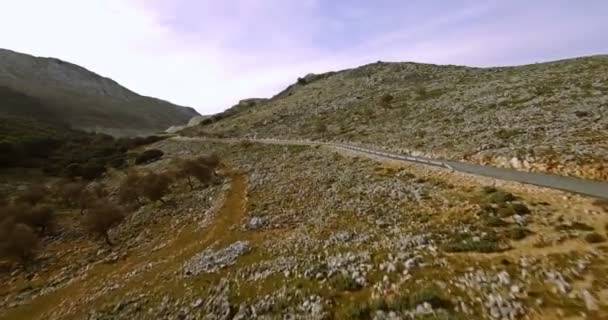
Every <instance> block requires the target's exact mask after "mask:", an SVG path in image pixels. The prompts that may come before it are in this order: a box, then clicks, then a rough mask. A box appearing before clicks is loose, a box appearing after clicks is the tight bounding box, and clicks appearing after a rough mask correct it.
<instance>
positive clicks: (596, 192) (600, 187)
mask: <svg viewBox="0 0 608 320" xmlns="http://www.w3.org/2000/svg"><path fill="white" fill-rule="evenodd" d="M187 139H200V140H207V141H216V142H239V141H244V140H247V141H251V142H258V143H269V144H286V145H325V146H331V147H335V148H341V149H346V150H353V151H357V152H361V153H364V154H368V155H373V156H377V157H382V158H387V159H393V160H398V161H406V162H414V163H420V164H423V165H429V166H435V167H442V168H446V169H449V170H454V171H460V172H465V173H469V174H474V175H478V176H484V177H490V178H495V179H499V180H506V181H515V182H520V183H525V184H531V185H536V186H540V187H545V188H551V189H557V190H562V191H568V192H573V193H577V194H581V195H586V196H591V197H595V198H600V199H608V182H602V181H594V180H586V179H580V178H574V177H566V176H559V175H552V174H546V173H537V172H525V171H517V170H513V169H506V168H496V167H491V166H482V165H478V164H472V163H466V162H460V161H451V160H438V159H428V158H423V157H416V156H411V155H403V154H396V153H391V152H386V151H380V150H374V149H370V148H362V147H358V146H355V145H351V144H346V143H335V142H318V141H309V140H279V139H211V138H209V139H207V138H187Z"/></svg>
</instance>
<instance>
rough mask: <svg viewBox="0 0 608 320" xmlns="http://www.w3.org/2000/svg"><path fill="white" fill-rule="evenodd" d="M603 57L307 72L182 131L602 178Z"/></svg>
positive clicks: (605, 122) (606, 128)
mask: <svg viewBox="0 0 608 320" xmlns="http://www.w3.org/2000/svg"><path fill="white" fill-rule="evenodd" d="M607 74H608V56H592V57H583V58H576V59H569V60H562V61H555V62H549V63H541V64H533V65H525V66H516V67H496V68H471V67H464V66H452V65H448V66H439V65H431V64H419V63H409V62H408V63H385V62H378V63H373V64H369V65H365V66H362V67H359V68H355V69H350V70H344V71H340V72H330V73H326V74H321V75H309V76H306V77H304V78H300V79H298V81H297V82H296V83H294V84H293V85H291V86H289V87H288V88H287V89H285V90H284V91H282V92H281V93H279V94H277V95H276V96H275V97H273V98H272V99H270V100H268V101H264V102H263V103H261V104H258V105H257V106H256V107H253V108H247V109H242V110H241V111H240V112H237V113H232V114H230V115H229V116H227V117H220V118H219V119H217V121H215V122H210V121H206V122H203V126H202V127H198V128H195V129H187V130H185V131H184V134H186V135H211V136H223V137H253V136H256V137H258V138H282V139H318V140H332V141H349V142H353V143H360V144H364V145H372V146H376V147H382V148H384V149H388V150H392V151H397V152H407V153H412V154H415V155H423V156H427V157H433V158H446V159H454V160H465V161H470V162H473V163H479V164H489V165H494V166H499V167H512V168H516V169H519V170H527V171H540V172H550V173H557V174H562V175H571V176H578V177H584V178H591V179H597V180H604V181H605V180H608V168H606V167H605V165H604V164H605V163H606V161H607V160H608V148H607V145H606V141H608V116H607V113H608V76H607Z"/></svg>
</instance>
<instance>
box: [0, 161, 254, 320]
mask: <svg viewBox="0 0 608 320" xmlns="http://www.w3.org/2000/svg"><path fill="white" fill-rule="evenodd" d="M231 177H232V179H231V186H230V190H229V192H228V194H227V195H226V196H225V198H224V203H223V205H222V206H221V208H220V210H219V211H218V212H217V213H214V215H215V217H214V218H213V219H214V220H213V221H212V222H211V224H210V225H209V226H207V227H206V228H202V229H201V228H200V227H199V226H197V225H196V224H193V223H188V224H187V225H186V226H185V227H184V228H182V229H181V230H178V231H177V232H176V233H171V232H169V233H167V234H168V235H174V236H175V238H173V239H172V240H170V241H169V242H168V244H167V245H166V246H164V247H163V248H161V249H159V250H157V251H155V252H150V253H147V254H136V253H130V254H129V256H128V257H127V258H126V259H125V260H119V261H117V262H116V263H114V264H96V265H94V266H92V267H91V268H90V269H89V270H88V272H87V273H86V274H85V275H84V276H83V277H82V278H81V279H76V280H75V281H73V282H72V283H70V284H68V285H67V286H65V287H63V288H60V289H58V290H55V291H53V292H51V293H48V294H45V295H42V296H40V297H38V298H36V299H34V300H33V301H31V302H29V303H27V304H24V305H21V306H19V307H17V308H15V309H12V310H10V311H8V312H7V313H5V314H2V315H0V319H80V318H83V317H86V315H87V314H88V312H90V310H91V309H92V308H94V307H99V306H101V305H103V303H105V302H110V301H113V300H114V299H116V298H119V297H123V296H124V295H125V294H126V293H128V292H130V291H131V290H140V289H142V288H149V289H151V288H154V287H159V286H162V287H165V286H171V283H167V279H168V277H167V275H169V276H170V275H174V274H175V273H176V272H178V271H179V270H180V269H181V267H182V265H183V263H184V262H185V261H186V260H187V259H189V258H190V257H192V256H194V255H195V254H197V253H199V252H201V251H203V250H204V249H205V248H207V247H208V246H209V245H211V244H213V243H215V242H216V241H221V240H222V239H223V238H226V237H228V236H229V234H230V233H229V232H227V230H228V229H229V228H230V227H232V226H234V225H238V224H239V223H240V221H241V220H242V219H243V218H244V217H245V214H246V194H247V178H246V177H245V176H244V175H242V174H240V173H233V174H231ZM137 253H139V252H137ZM169 278H176V277H175V276H173V277H169ZM175 281H177V280H175ZM110 283H112V284H114V288H113V290H107V287H108V284H110Z"/></svg>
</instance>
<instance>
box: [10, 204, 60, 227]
mask: <svg viewBox="0 0 608 320" xmlns="http://www.w3.org/2000/svg"><path fill="white" fill-rule="evenodd" d="M54 216H55V210H53V208H51V207H49V206H35V207H26V208H24V211H23V212H22V213H21V215H20V216H18V217H15V220H16V221H17V222H18V223H23V224H25V225H28V226H29V227H31V228H32V229H34V228H39V229H40V233H41V234H44V231H45V230H46V229H47V228H48V227H49V226H50V225H51V223H52V221H53V217H54Z"/></svg>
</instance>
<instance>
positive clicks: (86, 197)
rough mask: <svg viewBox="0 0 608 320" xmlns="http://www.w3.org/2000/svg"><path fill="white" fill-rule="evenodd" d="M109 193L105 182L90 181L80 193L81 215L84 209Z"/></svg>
mask: <svg viewBox="0 0 608 320" xmlns="http://www.w3.org/2000/svg"><path fill="white" fill-rule="evenodd" d="M108 195H109V192H108V190H106V187H105V185H104V184H103V183H101V182H97V181H94V182H91V183H89V184H88V185H87V186H86V187H85V188H84V189H83V190H82V192H81V194H80V199H79V203H80V215H83V214H84V211H85V210H86V209H88V208H90V207H91V206H92V205H93V204H94V203H95V202H97V201H100V200H101V199H103V198H106V197H108Z"/></svg>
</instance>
